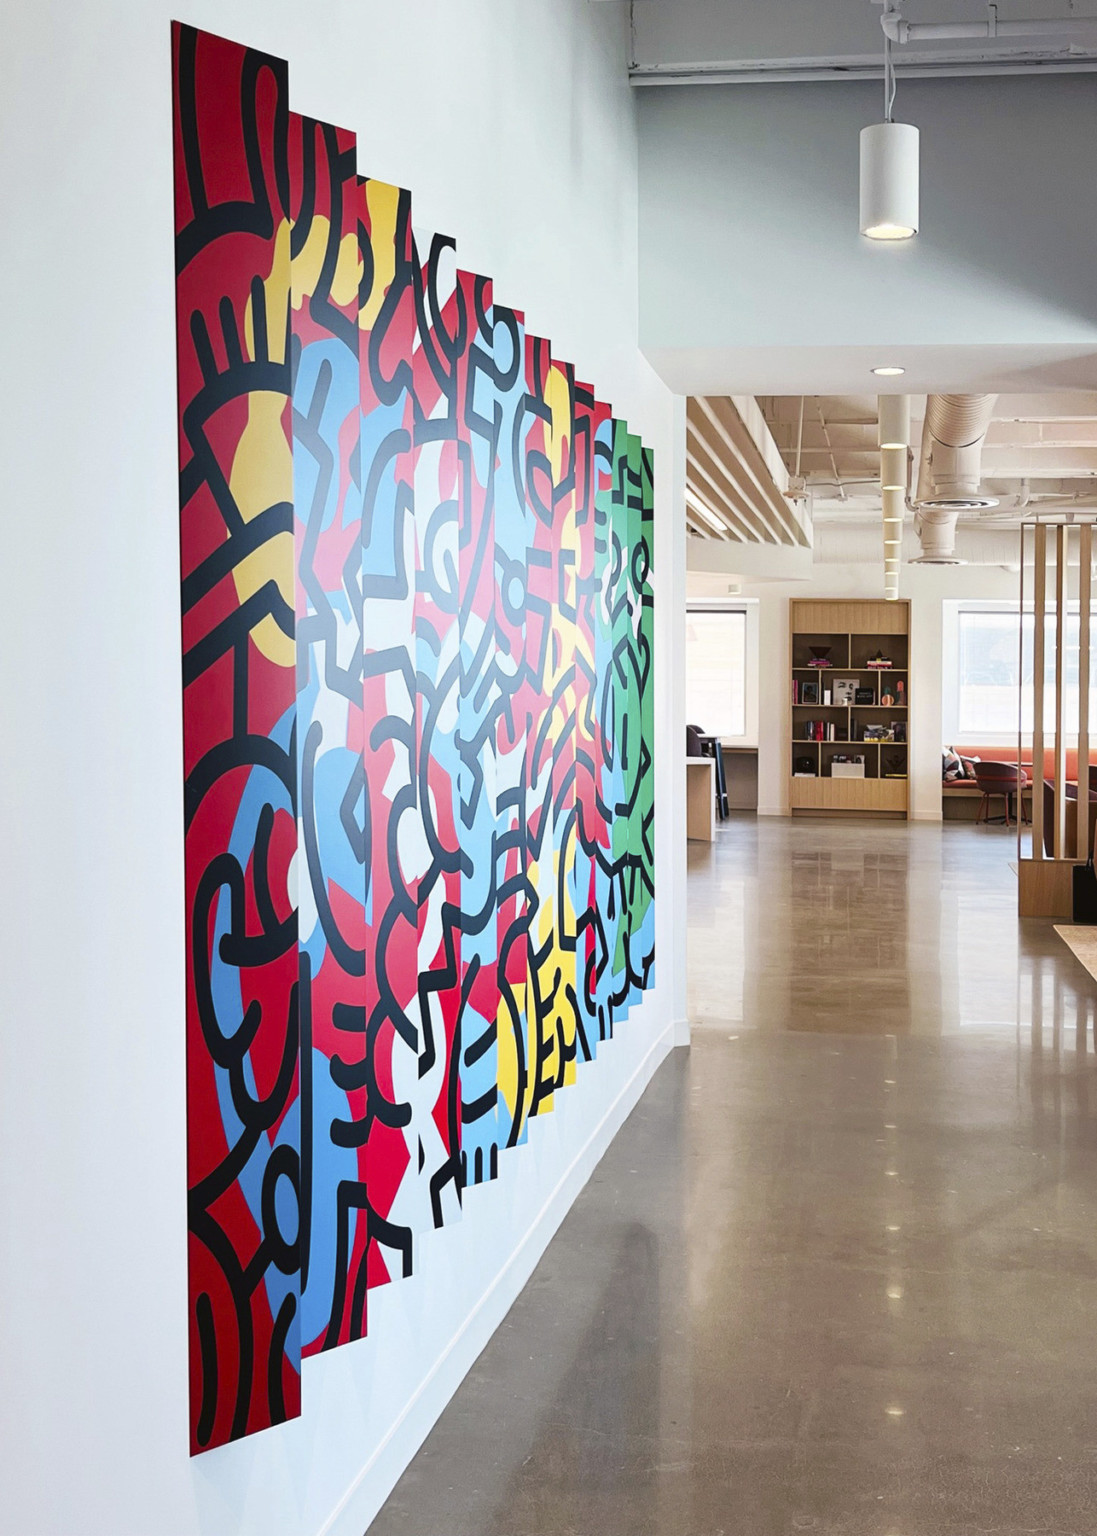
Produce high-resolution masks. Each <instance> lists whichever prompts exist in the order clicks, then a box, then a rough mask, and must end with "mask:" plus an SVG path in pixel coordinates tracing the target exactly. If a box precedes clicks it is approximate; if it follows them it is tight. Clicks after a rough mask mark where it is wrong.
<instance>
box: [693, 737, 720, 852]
mask: <svg viewBox="0 0 1097 1536" xmlns="http://www.w3.org/2000/svg"><path fill="white" fill-rule="evenodd" d="M686 836H687V838H690V837H692V838H695V839H697V840H698V841H700V842H704V843H714V842H715V841H716V759H715V758H714V757H687V758H686Z"/></svg>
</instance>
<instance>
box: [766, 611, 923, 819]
mask: <svg viewBox="0 0 1097 1536" xmlns="http://www.w3.org/2000/svg"><path fill="white" fill-rule="evenodd" d="M812 646H816V647H823V646H829V647H830V651H829V656H828V659H829V661H830V662H831V665H830V666H825V667H821V666H811V665H810V663H811V659H812V651H811V648H812ZM878 652H882V653H883V655H884V656H885V657H887V658H888V659H889V660H890V661H891V663H892V665H891V666H890V667H870V666H869V660H870V658H872V657H874V656H875V655H876V654H877V653H878ZM789 655H790V662H791V674H790V678H789V700H790V740H789V753H788V769H789V804H790V806H791V808H792V813H793V815H794V816H795V815H797V814H801V815H808V814H815V815H819V814H827V815H831V814H834V813H835V812H841V811H850V812H859V813H860V814H862V815H864V814H869V815H877V816H888V817H904V818H905V817H906V816H908V815H909V814H910V731H909V729H908V728H907V721H908V720H909V717H910V604H909V602H906V601H899V602H893V603H887V602H883V601H881V602H842V601H827V600H799V599H793V600H792V601H790V603H789ZM838 681H842V682H846V683H850V682H852V684H853V686H854V688H855V689H860V690H861V691H862V692H866V691H867V690H869V689H871V690H872V702H871V703H865V702H863V703H860V704H857V703H853V704H844V703H843V704H837V703H835V702H834V698H835V687H834V684H835V683H836V682H838ZM812 683H814V684H815V686H816V688H817V689H818V702H814V703H813V702H807V703H805V702H803V692H804V685H805V684H809V685H810V684H812ZM827 693H829V694H830V703H829V704H828V703H824V702H823V700H824V698H825V697H826V695H827ZM885 698H890V699H891V701H892V702H890V703H887V704H885V703H884V702H883V701H884V699H885ZM820 722H821V724H822V726H823V728H824V733H825V732H826V730H827V728H830V730H831V731H832V733H833V739H824V740H822V741H820V740H817V739H812V738H810V737H809V736H808V734H807V733H808V728H809V724H812V723H814V724H816V725H818V724H819V723H820ZM881 726H882V727H883V728H884V729H885V730H887V731H891V730H893V729H895V730H902V733H903V735H904V736H905V737H906V740H904V741H895V740H879V741H876V740H868V741H866V740H865V739H864V733H865V730H866V728H872V727H881ZM854 756H859V757H863V758H864V777H863V778H846V777H842V776H840V775H838V776H836V775H835V774H834V772H833V767H834V762H835V759H838V758H841V757H847V758H852V757H854ZM809 770H810V771H809Z"/></svg>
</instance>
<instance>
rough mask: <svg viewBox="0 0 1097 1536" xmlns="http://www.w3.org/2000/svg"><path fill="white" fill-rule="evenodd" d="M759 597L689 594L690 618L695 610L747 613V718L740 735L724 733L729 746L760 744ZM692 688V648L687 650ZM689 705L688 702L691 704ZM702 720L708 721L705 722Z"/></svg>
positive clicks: (744, 715) (745, 711) (723, 737)
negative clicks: (690, 663)
mask: <svg viewBox="0 0 1097 1536" xmlns="http://www.w3.org/2000/svg"><path fill="white" fill-rule="evenodd" d="M759 606H760V605H759V601H758V599H757V598H756V597H743V598H732V599H729V598H687V600H686V622H687V623H688V622H689V615H690V614H691V613H742V614H744V615H745V617H746V633H745V636H744V645H743V720H744V729H743V733H742V735H740V736H721V737H720V741H721V744H722V745H724V746H729V747H757V745H758V628H759V625H758V613H759ZM685 665H686V677H687V688H688V676H689V651H688V645H687V648H686V654H685ZM687 707H688V705H687ZM701 723H702V724H703V723H704V722H701Z"/></svg>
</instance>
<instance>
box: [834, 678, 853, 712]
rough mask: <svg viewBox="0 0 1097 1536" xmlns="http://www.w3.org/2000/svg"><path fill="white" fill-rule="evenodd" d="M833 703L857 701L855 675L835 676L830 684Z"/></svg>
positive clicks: (846, 703) (847, 703)
mask: <svg viewBox="0 0 1097 1536" xmlns="http://www.w3.org/2000/svg"><path fill="white" fill-rule="evenodd" d="M831 691H832V693H833V694H834V702H835V704H843V705H849V704H855V703H856V702H857V679H856V678H855V677H836V678H835V679H834V681H833V683H832V685H831Z"/></svg>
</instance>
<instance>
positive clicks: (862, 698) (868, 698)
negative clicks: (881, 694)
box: [853, 688, 876, 704]
mask: <svg viewBox="0 0 1097 1536" xmlns="http://www.w3.org/2000/svg"><path fill="white" fill-rule="evenodd" d="M853 702H854V703H855V704H875V703H876V690H875V689H874V688H858V689H857V692H856V694H855V696H854V700H853Z"/></svg>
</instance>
